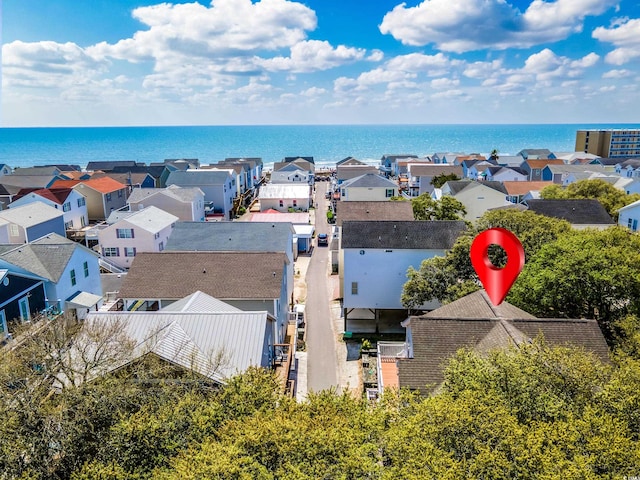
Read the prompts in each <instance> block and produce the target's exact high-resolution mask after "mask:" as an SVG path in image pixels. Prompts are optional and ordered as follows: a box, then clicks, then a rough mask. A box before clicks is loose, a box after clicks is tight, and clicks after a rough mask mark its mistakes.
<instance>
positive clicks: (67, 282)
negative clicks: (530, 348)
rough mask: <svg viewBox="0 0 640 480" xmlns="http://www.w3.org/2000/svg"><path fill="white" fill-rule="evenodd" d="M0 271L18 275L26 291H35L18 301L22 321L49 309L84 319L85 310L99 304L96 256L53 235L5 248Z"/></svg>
mask: <svg viewBox="0 0 640 480" xmlns="http://www.w3.org/2000/svg"><path fill="white" fill-rule="evenodd" d="M0 269H6V270H8V271H9V272H11V273H12V274H13V275H17V276H22V277H23V278H25V279H26V280H25V282H28V283H29V284H30V285H31V286H30V287H29V288H33V289H36V288H37V289H38V290H37V291H36V292H33V293H32V295H31V296H29V295H26V296H25V297H22V298H21V299H20V301H19V305H18V307H19V315H20V318H21V319H22V320H23V321H24V320H28V319H30V318H31V316H33V315H34V314H35V313H36V312H39V311H41V310H42V309H49V308H55V310H56V311H59V312H65V311H67V310H71V311H72V312H73V313H74V314H75V315H76V316H77V317H78V318H84V317H85V316H86V313H87V311H88V310H90V309H95V308H97V307H98V306H99V305H100V303H101V301H102V287H101V283H100V268H99V266H98V256H97V255H96V254H95V253H94V252H92V251H91V250H89V249H88V248H86V247H84V246H82V245H80V244H79V243H76V242H74V241H72V240H68V239H67V238H65V237H64V236H60V235H57V234H55V233H52V234H50V235H46V236H44V237H41V238H39V239H37V240H35V241H33V242H30V243H27V244H25V245H20V246H16V247H14V248H12V249H7V248H6V247H5V248H4V249H3V250H2V253H0ZM32 280H37V282H33V281H32ZM39 281H42V285H43V287H44V298H42V297H41V296H40V295H41V294H40V290H39V286H38V285H37V284H38V282H39ZM9 283H10V282H9ZM43 300H44V306H43V303H42V301H43ZM12 315H14V314H13V313H12ZM11 318H12V317H7V319H11ZM13 318H15V317H13Z"/></svg>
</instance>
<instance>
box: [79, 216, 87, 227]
mask: <svg viewBox="0 0 640 480" xmlns="http://www.w3.org/2000/svg"><path fill="white" fill-rule="evenodd" d="M80 226H81V227H86V226H87V221H86V220H85V219H84V215H83V216H81V217H80Z"/></svg>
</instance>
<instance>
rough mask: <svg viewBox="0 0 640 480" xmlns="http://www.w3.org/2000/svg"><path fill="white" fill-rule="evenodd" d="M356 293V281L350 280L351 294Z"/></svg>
mask: <svg viewBox="0 0 640 480" xmlns="http://www.w3.org/2000/svg"><path fill="white" fill-rule="evenodd" d="M357 294H358V282H351V295H357Z"/></svg>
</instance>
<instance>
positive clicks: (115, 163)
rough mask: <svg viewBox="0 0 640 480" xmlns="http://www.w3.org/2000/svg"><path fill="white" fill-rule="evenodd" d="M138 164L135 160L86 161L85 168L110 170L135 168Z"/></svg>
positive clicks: (95, 170)
mask: <svg viewBox="0 0 640 480" xmlns="http://www.w3.org/2000/svg"><path fill="white" fill-rule="evenodd" d="M138 165H139V164H138V163H137V162H136V161H135V160H105V161H97V162H89V163H87V170H88V171H90V172H97V171H99V170H100V171H103V172H112V171H113V170H114V169H115V168H122V167H124V168H135V167H137V166H138Z"/></svg>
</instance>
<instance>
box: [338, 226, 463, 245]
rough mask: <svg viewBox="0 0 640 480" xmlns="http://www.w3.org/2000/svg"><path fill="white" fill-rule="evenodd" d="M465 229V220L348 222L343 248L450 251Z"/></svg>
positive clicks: (343, 237)
mask: <svg viewBox="0 0 640 480" xmlns="http://www.w3.org/2000/svg"><path fill="white" fill-rule="evenodd" d="M464 229H465V223H464V222H462V221H435V222H430V221H409V222H402V221H345V222H343V223H342V248H390V249H391V248H396V249H412V250H448V249H450V248H451V247H453V244H454V243H455V241H456V239H457V238H458V236H460V234H461V233H462V231H463V230H464Z"/></svg>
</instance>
